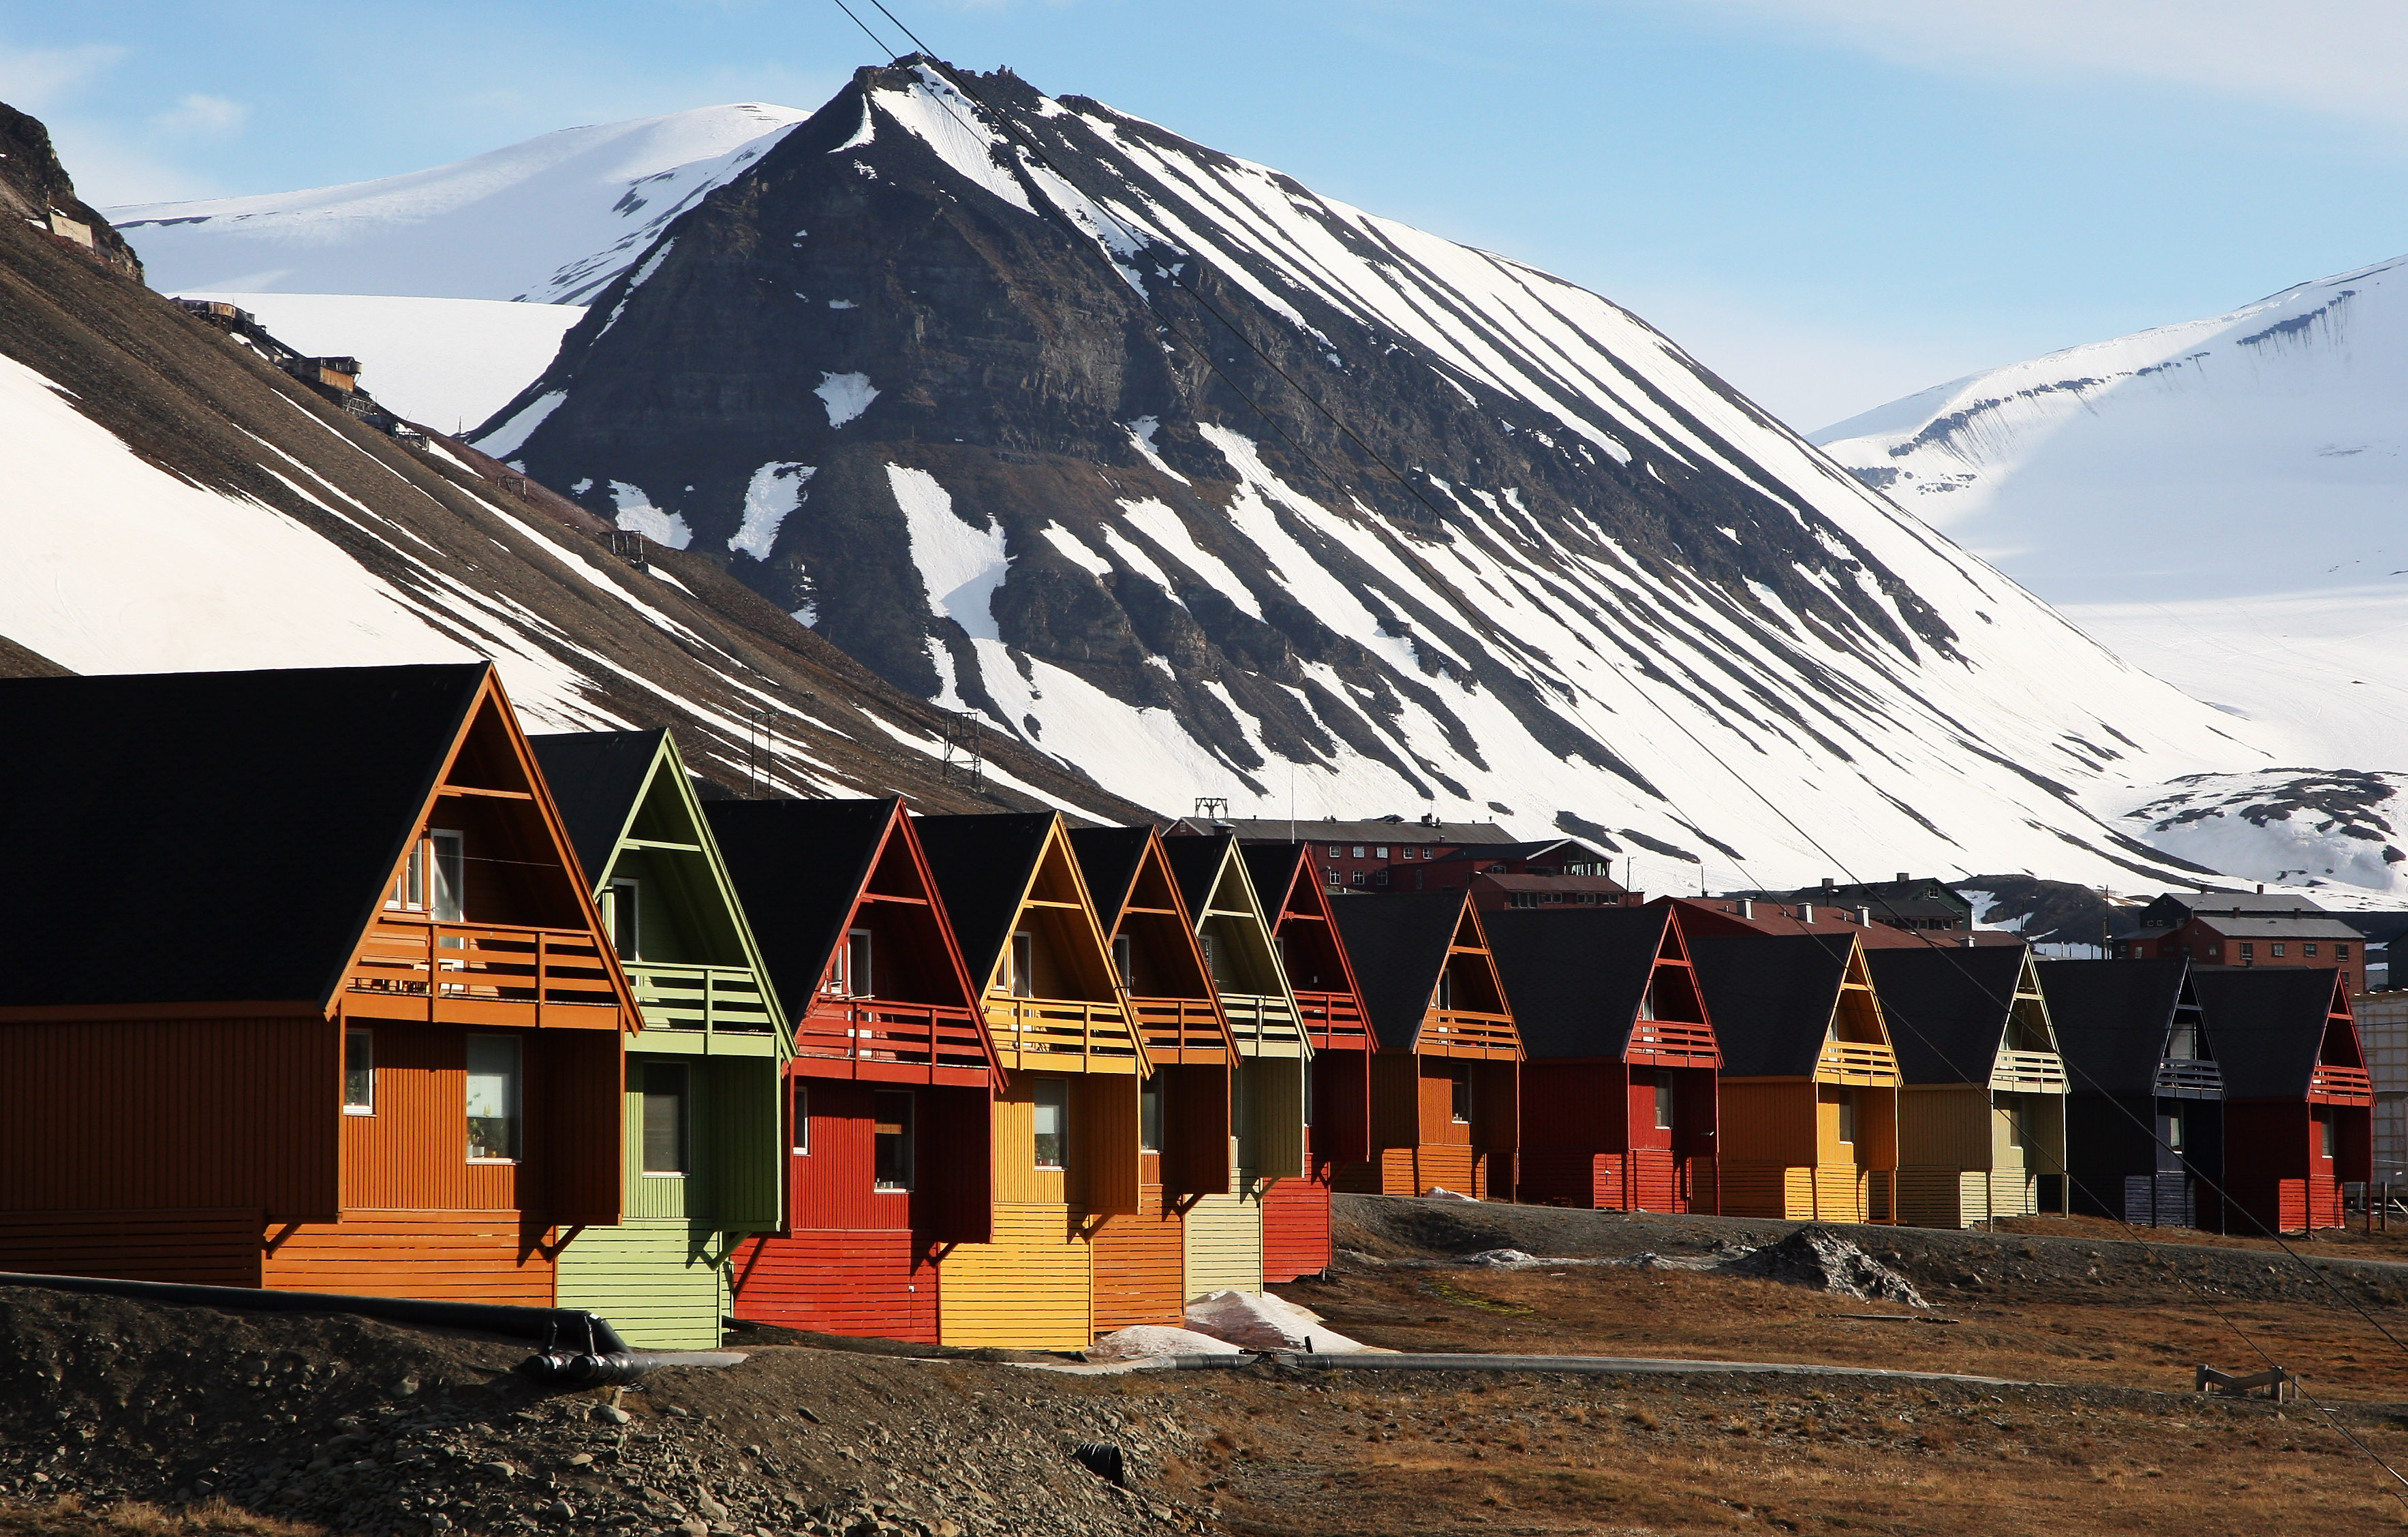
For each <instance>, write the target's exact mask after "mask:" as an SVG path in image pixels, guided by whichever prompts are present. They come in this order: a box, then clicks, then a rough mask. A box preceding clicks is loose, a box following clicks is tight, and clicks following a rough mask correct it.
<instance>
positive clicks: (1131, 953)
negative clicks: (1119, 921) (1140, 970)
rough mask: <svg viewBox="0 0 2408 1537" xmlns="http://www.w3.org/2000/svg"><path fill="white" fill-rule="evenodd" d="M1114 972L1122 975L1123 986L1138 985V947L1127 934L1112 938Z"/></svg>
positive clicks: (1116, 935)
mask: <svg viewBox="0 0 2408 1537" xmlns="http://www.w3.org/2000/svg"><path fill="white" fill-rule="evenodd" d="M1112 970H1114V971H1117V972H1118V973H1120V979H1121V985H1122V986H1124V987H1134V986H1136V985H1137V947H1136V946H1135V945H1133V944H1131V943H1130V942H1129V937H1128V936H1127V935H1125V934H1115V935H1113V936H1112Z"/></svg>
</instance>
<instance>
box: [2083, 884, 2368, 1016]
mask: <svg viewBox="0 0 2408 1537" xmlns="http://www.w3.org/2000/svg"><path fill="white" fill-rule="evenodd" d="M2116 952H2117V955H2116V958H2117V959H2119V960H2171V959H2175V958H2182V959H2187V960H2191V961H2194V962H2197V963H2199V964H2200V965H2205V966H2309V967H2320V968H2328V969H2330V970H2337V971H2339V972H2340V973H2341V984H2342V986H2343V988H2344V989H2346V990H2347V991H2349V992H2351V993H2357V992H2358V991H2361V990H2362V989H2363V987H2364V985H2365V982H2366V970H2365V966H2366V941H2365V940H2364V939H2362V938H2361V937H2360V936H2359V934H2358V930H2357V929H2355V928H2353V927H2350V926H2349V925H2347V924H2345V923H2343V922H2342V921H2341V920H2340V919H2339V918H2337V917H2335V916H2334V915H2332V914H2331V913H2329V912H2326V911H2325V910H2324V909H2323V908H2322V907H2320V906H2318V905H2317V904H2316V902H2315V898H2308V897H2295V896H2287V895H2274V896H2268V895H2266V894H2264V893H2262V892H2261V893H2257V894H2256V895H2244V894H2241V893H2233V892H2214V893H2209V894H2205V895H2199V896H2188V897H2175V896H2166V897H2160V898H2157V900H2156V901H2154V902H2151V903H2150V904H2149V905H2148V907H2147V909H2146V910H2145V911H2143V912H2142V914H2141V931H2140V932H2139V933H2137V934H2134V935H2131V936H2129V937H2128V938H2127V939H2124V940H2122V941H2118V943H2117V946H2116Z"/></svg>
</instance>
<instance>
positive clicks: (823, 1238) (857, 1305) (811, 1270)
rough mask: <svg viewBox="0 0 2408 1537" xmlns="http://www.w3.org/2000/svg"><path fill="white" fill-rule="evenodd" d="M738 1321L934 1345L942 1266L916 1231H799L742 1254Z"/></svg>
mask: <svg viewBox="0 0 2408 1537" xmlns="http://www.w3.org/2000/svg"><path fill="white" fill-rule="evenodd" d="M733 1275H734V1284H735V1288H736V1316H738V1318H751V1319H755V1320H757V1321H759V1322H761V1323H765V1324H779V1325H782V1326H784V1327H785V1328H788V1329H813V1330H816V1331H818V1332H819V1333H822V1334H856V1335H868V1336H874V1337H879V1338H884V1339H890V1340H909V1341H911V1342H913V1343H918V1344H935V1343H938V1341H939V1338H940V1309H941V1300H940V1296H939V1275H940V1271H939V1267H938V1266H937V1265H936V1264H934V1263H933V1262H931V1261H930V1260H929V1259H928V1258H927V1257H926V1256H925V1253H923V1252H922V1250H921V1248H920V1246H919V1244H917V1243H914V1242H913V1240H912V1237H911V1234H910V1232H909V1231H905V1230H898V1229H893V1228H878V1229H864V1228H796V1229H795V1230H794V1231H793V1232H791V1233H783V1234H781V1235H779V1236H778V1237H776V1238H774V1239H753V1240H750V1241H748V1242H747V1243H744V1244H743V1245H741V1246H740V1247H739V1248H738V1250H737V1252H736V1259H735V1263H734V1266H733Z"/></svg>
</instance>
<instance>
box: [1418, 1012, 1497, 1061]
mask: <svg viewBox="0 0 2408 1537" xmlns="http://www.w3.org/2000/svg"><path fill="white" fill-rule="evenodd" d="M1521 1045H1522V1042H1521V1038H1520V1037H1519V1036H1517V1035H1516V1034H1514V1031H1513V1018H1512V1015H1511V1014H1475V1013H1466V1012H1464V1011H1461V1010H1456V1009H1432V1010H1431V1011H1430V1012H1429V1013H1428V1014H1427V1015H1426V1016H1425V1017H1424V1018H1423V1020H1422V1040H1421V1045H1420V1047H1419V1050H1420V1052H1421V1053H1422V1055H1423V1056H1480V1057H1504V1058H1510V1057H1515V1056H1520V1055H1521Z"/></svg>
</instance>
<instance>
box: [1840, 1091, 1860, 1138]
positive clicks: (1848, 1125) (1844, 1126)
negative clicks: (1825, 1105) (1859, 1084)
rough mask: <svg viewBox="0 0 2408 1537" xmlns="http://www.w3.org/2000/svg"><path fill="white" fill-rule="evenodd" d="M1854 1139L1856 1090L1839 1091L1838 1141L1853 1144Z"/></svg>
mask: <svg viewBox="0 0 2408 1537" xmlns="http://www.w3.org/2000/svg"><path fill="white" fill-rule="evenodd" d="M1840 1141H1842V1142H1847V1143H1850V1144H1852V1145H1853V1144H1854V1143H1855V1142H1856V1090H1855V1089H1842V1090H1841V1091H1840Z"/></svg>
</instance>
